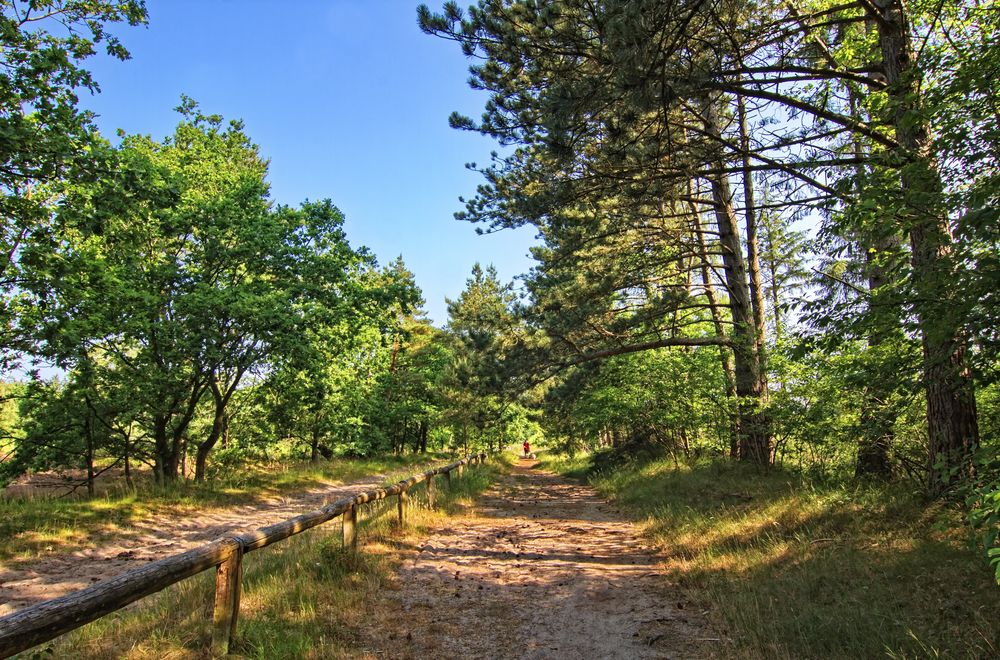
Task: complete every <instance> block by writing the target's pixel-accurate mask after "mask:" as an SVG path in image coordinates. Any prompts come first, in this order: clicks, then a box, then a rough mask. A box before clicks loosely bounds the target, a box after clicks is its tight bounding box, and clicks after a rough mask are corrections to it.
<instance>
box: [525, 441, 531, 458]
mask: <svg viewBox="0 0 1000 660" xmlns="http://www.w3.org/2000/svg"><path fill="white" fill-rule="evenodd" d="M530 453H531V445H529V444H528V441H527V440H525V441H524V457H525V458H528V454H530Z"/></svg>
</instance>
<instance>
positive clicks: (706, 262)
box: [688, 181, 740, 458]
mask: <svg viewBox="0 0 1000 660" xmlns="http://www.w3.org/2000/svg"><path fill="white" fill-rule="evenodd" d="M693 193H694V191H693V190H692V186H691V182H690V181H689V182H688V197H691V198H693V197H694V194H693ZM689 206H690V211H691V221H692V223H693V228H694V233H695V235H696V238H697V241H698V249H699V250H700V251H701V283H702V286H703V287H704V289H705V297H706V298H708V307H709V309H710V310H711V313H712V324H713V325H714V326H715V334H716V335H718V336H719V338H720V339H725V338H726V334H727V333H726V327H725V325H724V323H723V319H722V309H721V307H720V305H719V300H718V297H717V296H716V295H715V286H714V285H713V284H712V274H711V271H710V270H709V266H710V265H711V263H712V262H711V258H710V256H709V254H708V247H707V246H706V244H705V234H704V233H703V232H702V228H701V217H700V213H699V212H698V209H697V207H696V206H695V204H694V202H691V203H690V205H689ZM719 361H720V362H721V364H722V376H723V379H724V381H723V382H724V383H725V387H726V401H727V402H728V403H730V404H731V405H732V404H735V403H736V372H735V369H734V367H733V358H732V353H730V351H729V348H728V347H726V346H719ZM729 419H730V423H729V457H730V458H738V457H739V446H740V444H739V443H740V424H739V417H738V415H736V414H735V411H730V412H729Z"/></svg>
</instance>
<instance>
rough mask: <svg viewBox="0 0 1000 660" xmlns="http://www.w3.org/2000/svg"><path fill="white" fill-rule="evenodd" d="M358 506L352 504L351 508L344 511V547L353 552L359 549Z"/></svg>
mask: <svg viewBox="0 0 1000 660" xmlns="http://www.w3.org/2000/svg"><path fill="white" fill-rule="evenodd" d="M357 523H358V505H357V504H352V505H351V508H349V509H348V510H347V511H344V547H345V548H350V549H351V550H357V549H358V531H357Z"/></svg>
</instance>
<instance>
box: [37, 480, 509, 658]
mask: <svg viewBox="0 0 1000 660" xmlns="http://www.w3.org/2000/svg"><path fill="white" fill-rule="evenodd" d="M503 469H505V468H504V465H503V464H502V463H500V464H496V463H491V464H488V465H483V466H477V467H473V468H467V469H466V471H465V476H464V477H462V478H461V479H458V478H457V477H453V480H452V483H453V486H452V488H451V490H447V489H446V488H445V487H444V481H443V479H442V478H438V482H437V485H438V488H437V491H436V502H435V507H434V509H431V508H429V507H428V506H427V503H426V499H425V490H424V487H423V486H422V485H421V486H418V487H417V488H416V489H414V491H413V493H412V495H413V499H411V507H410V511H409V516H408V522H407V525H406V526H405V527H403V528H400V527H399V526H398V525H397V524H395V522H394V514H395V500H393V501H391V502H383V503H379V504H376V505H375V506H374V508H371V509H368V510H366V511H363V513H362V516H361V523H360V525H359V547H360V548H361V551H360V552H358V553H353V552H349V551H345V550H344V549H342V547H341V526H340V524H339V522H337V521H331V522H329V523H327V524H326V525H323V526H320V527H318V528H316V529H313V530H310V531H308V532H305V533H303V534H300V535H298V536H295V537H292V538H291V539H288V540H287V541H284V542H282V543H279V544H277V545H275V546H272V547H269V548H265V549H263V550H260V551H257V552H253V553H250V554H248V555H247V556H246V558H245V559H244V578H243V597H242V603H241V608H240V616H239V624H238V643H237V648H236V655H237V656H239V657H247V658H353V657H361V656H362V655H363V653H364V649H363V647H364V639H365V634H364V628H365V624H366V612H367V611H369V610H370V609H371V607H372V605H373V603H374V602H375V601H376V599H377V598H378V596H379V592H380V591H381V590H383V589H387V588H391V587H392V582H393V580H394V569H395V567H396V565H397V563H398V559H397V554H396V552H395V550H396V547H397V546H398V545H400V544H412V543H413V540H414V539H415V538H416V537H418V536H420V535H421V534H424V533H425V532H426V530H427V528H428V527H429V526H431V525H434V524H438V523H440V522H441V521H442V520H443V519H444V518H446V517H447V516H449V515H451V514H455V513H458V512H460V511H462V510H464V509H466V508H467V507H469V506H471V504H472V501H473V499H474V498H475V496H476V495H477V494H478V493H480V492H482V491H483V490H485V489H486V488H488V487H489V486H490V485H491V484H492V483H493V482H494V481H495V480H496V478H497V476H498V474H499V473H500V471H501V470H503ZM213 575H214V574H213V572H211V571H208V572H206V573H203V574H201V575H198V576H196V577H194V578H191V579H189V580H186V581H184V582H181V583H179V584H177V585H174V586H173V587H171V588H169V589H166V590H165V591H163V592H161V593H160V594H157V595H155V596H152V597H149V598H147V599H145V600H143V601H141V602H140V603H139V604H137V605H135V606H133V607H131V608H129V609H127V610H124V611H120V612H117V613H115V614H112V615H109V616H107V617H104V618H102V619H99V620H97V621H95V622H93V623H91V624H89V625H87V626H85V627H83V628H81V629H79V630H77V631H75V632H73V633H70V634H68V635H66V636H64V637H62V638H60V639H59V640H56V642H54V643H52V644H50V645H47V646H44V647H41V648H39V649H35V650H34V651H29V652H26V653H25V654H24V657H33V655H37V656H38V657H73V658H100V659H105V658H107V659H110V658H130V659H146V658H165V659H182V658H185V659H186V658H201V657H205V649H207V646H208V643H209V636H210V633H211V631H210V605H211V599H212V588H213V585H214V578H213Z"/></svg>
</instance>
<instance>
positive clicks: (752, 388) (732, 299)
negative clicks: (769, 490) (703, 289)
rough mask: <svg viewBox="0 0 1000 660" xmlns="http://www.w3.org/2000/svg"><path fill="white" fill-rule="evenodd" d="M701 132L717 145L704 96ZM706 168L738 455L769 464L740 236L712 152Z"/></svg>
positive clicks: (713, 117) (713, 114)
mask: <svg viewBox="0 0 1000 660" xmlns="http://www.w3.org/2000/svg"><path fill="white" fill-rule="evenodd" d="M702 109H703V118H702V119H703V121H704V124H705V131H706V133H708V135H709V136H710V137H711V138H715V140H714V141H715V142H716V143H721V131H720V128H719V121H718V114H717V110H716V107H715V104H714V103H713V102H712V101H710V100H708V99H705V102H704V103H703V106H702ZM712 167H713V169H715V170H716V171H718V172H720V174H717V175H716V176H713V177H712V178H711V179H710V183H711V187H712V200H713V203H714V207H715V218H716V223H717V224H718V228H719V242H720V245H721V247H722V254H723V256H722V262H723V266H724V269H725V273H726V292H727V293H728V295H729V306H730V309H731V310H732V317H733V334H732V341H733V358H734V363H735V373H736V397H737V408H738V410H739V418H740V424H739V426H740V459H741V460H745V461H751V462H754V463H760V464H763V465H768V464H770V462H771V423H770V419H769V418H768V416H767V414H766V413H765V411H764V404H765V403H766V397H767V381H766V380H765V374H764V371H763V369H762V365H761V363H760V354H759V353H758V351H757V350H756V347H755V335H756V333H755V324H754V315H753V309H752V305H751V302H750V289H749V284H748V281H747V270H746V262H745V261H744V259H743V245H742V242H741V240H740V230H739V224H738V223H737V220H736V213H735V211H734V210H733V204H732V192H731V190H730V187H729V181H728V179H727V178H726V175H725V174H722V173H721V172H724V171H725V167H724V163H723V161H722V158H721V156H719V155H718V154H716V155H715V156H713V159H712Z"/></svg>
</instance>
